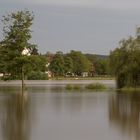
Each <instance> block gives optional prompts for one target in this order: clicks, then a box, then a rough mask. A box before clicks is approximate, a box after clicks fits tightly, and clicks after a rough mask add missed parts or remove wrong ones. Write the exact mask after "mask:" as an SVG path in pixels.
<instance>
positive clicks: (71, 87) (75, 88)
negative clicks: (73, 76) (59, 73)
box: [65, 84, 82, 90]
mask: <svg viewBox="0 0 140 140" xmlns="http://www.w3.org/2000/svg"><path fill="white" fill-rule="evenodd" d="M65 89H66V90H81V89H82V87H81V86H80V85H71V84H68V85H66V87H65Z"/></svg>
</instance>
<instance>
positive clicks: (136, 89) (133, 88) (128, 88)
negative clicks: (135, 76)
mask: <svg viewBox="0 0 140 140" xmlns="http://www.w3.org/2000/svg"><path fill="white" fill-rule="evenodd" d="M118 90H120V91H130V92H131V91H140V87H123V88H121V89H118Z"/></svg>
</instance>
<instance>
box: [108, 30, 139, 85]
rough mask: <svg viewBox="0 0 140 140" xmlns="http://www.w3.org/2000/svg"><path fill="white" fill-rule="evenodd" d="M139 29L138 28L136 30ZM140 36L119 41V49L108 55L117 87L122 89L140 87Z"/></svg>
mask: <svg viewBox="0 0 140 140" xmlns="http://www.w3.org/2000/svg"><path fill="white" fill-rule="evenodd" d="M138 29H139V28H138ZM139 56H140V35H139V30H137V36H136V37H135V38H133V37H129V38H128V39H123V40H122V41H120V47H119V48H116V49H115V50H114V51H112V52H111V53H110V67H111V71H112V73H113V74H114V75H115V76H116V79H117V85H118V87H119V88H122V87H138V86H140V59H139Z"/></svg>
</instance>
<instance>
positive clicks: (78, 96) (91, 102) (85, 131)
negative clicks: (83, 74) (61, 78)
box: [0, 82, 140, 140]
mask: <svg viewBox="0 0 140 140" xmlns="http://www.w3.org/2000/svg"><path fill="white" fill-rule="evenodd" d="M64 83H65V82H64ZM55 84H56V83H55ZM55 84H54V83H53V86H52V85H51V84H50V85H48V86H45V85H42V86H40V85H41V84H39V85H37V83H36V84H35V85H33V84H32V85H29V86H27V89H26V91H25V92H24V94H23V95H22V94H21V88H20V87H19V86H13V85H12V86H6V85H4V86H2V85H1V87H0V140H139V139H140V93H139V92H137V93H120V92H116V91H115V90H113V89H110V90H106V91H90V90H78V91H76V90H70V91H68V90H65V89H64V85H63V86H61V84H59V86H58V84H56V85H55ZM74 84H75V83H74ZM107 84H111V82H110V83H108V82H107ZM112 85H113V84H112ZM112 85H111V86H112Z"/></svg>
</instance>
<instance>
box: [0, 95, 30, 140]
mask: <svg viewBox="0 0 140 140" xmlns="http://www.w3.org/2000/svg"><path fill="white" fill-rule="evenodd" d="M2 101H3V103H2V107H1V108H0V109H1V110H3V111H1V114H0V117H1V119H0V121H1V122H0V124H1V130H2V137H3V140H29V136H30V135H29V133H30V119H29V109H30V107H29V106H30V104H29V99H28V96H27V93H26V92H25V93H24V94H21V93H14V94H10V95H8V96H7V97H6V98H4V99H3V100H2Z"/></svg>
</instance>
